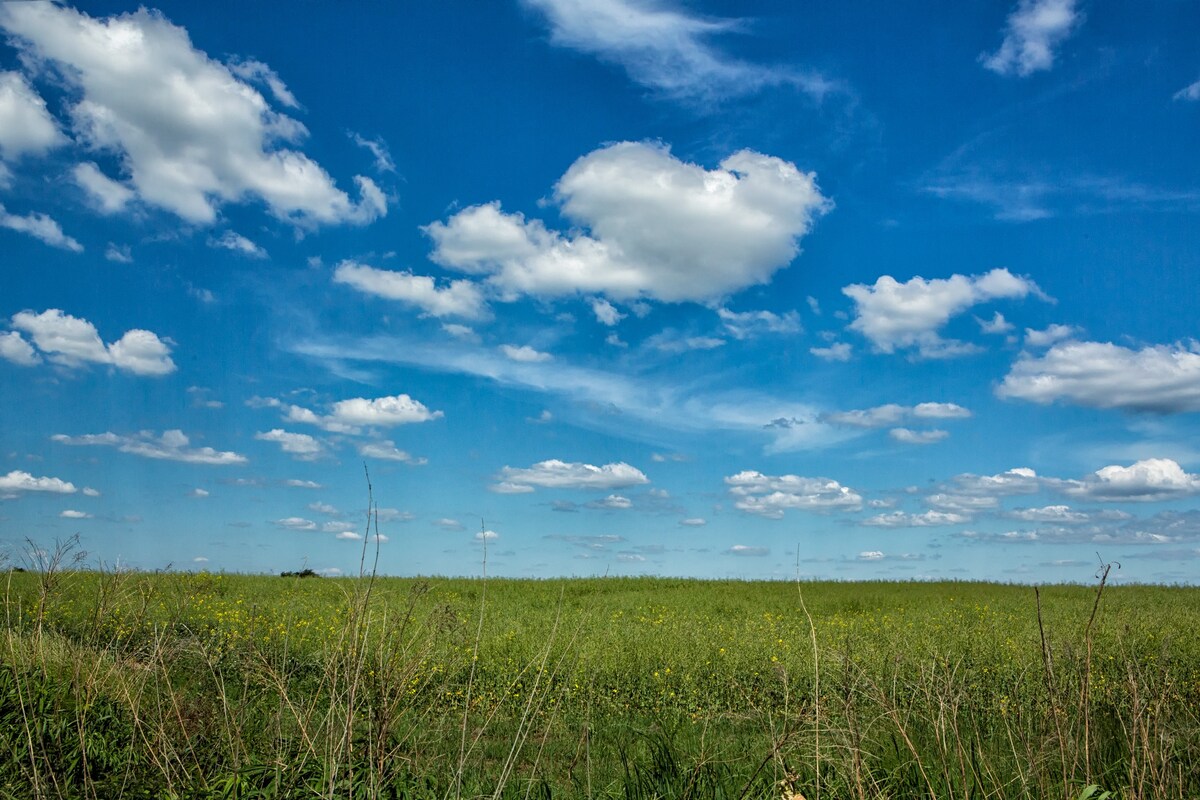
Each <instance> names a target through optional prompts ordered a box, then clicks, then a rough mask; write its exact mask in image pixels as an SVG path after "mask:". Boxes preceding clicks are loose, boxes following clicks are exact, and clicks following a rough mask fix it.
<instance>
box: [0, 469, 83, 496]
mask: <svg viewBox="0 0 1200 800" xmlns="http://www.w3.org/2000/svg"><path fill="white" fill-rule="evenodd" d="M77 491H79V490H78V489H76V488H75V484H73V483H70V482H69V481H64V480H62V479H61V478H50V477H42V478H35V477H33V475H30V474H29V473H28V472H23V471H21V470H19V469H14V470H13V471H12V472H10V473H8V474H7V475H0V497H15V496H16V493H17V492H51V493H52V494H75V492H77Z"/></svg>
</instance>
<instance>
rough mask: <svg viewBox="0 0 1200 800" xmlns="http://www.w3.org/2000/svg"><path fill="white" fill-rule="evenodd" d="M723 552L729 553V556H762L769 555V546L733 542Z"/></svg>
mask: <svg viewBox="0 0 1200 800" xmlns="http://www.w3.org/2000/svg"><path fill="white" fill-rule="evenodd" d="M725 552H726V554H728V555H731V556H750V557H762V556H767V555H770V554H771V548H769V547H754V546H752V545H748V544H735V545H734V546H733V547H730V548H729V549H728V550H726V551H725Z"/></svg>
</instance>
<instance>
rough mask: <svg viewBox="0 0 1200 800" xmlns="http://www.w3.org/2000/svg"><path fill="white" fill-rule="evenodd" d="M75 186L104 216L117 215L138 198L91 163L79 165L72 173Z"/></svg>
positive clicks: (86, 162) (130, 190)
mask: <svg viewBox="0 0 1200 800" xmlns="http://www.w3.org/2000/svg"><path fill="white" fill-rule="evenodd" d="M71 175H72V177H73V178H74V179H75V184H76V185H77V186H79V188H81V189H83V190H84V192H86V193H87V195H88V198H89V199H91V201H92V204H93V205H94V206H95V207H96V209H97V210H98V211H99V212H100V213H102V214H116V213H117V212H119V211H124V210H125V206H127V205H129V203H130V201H131V200H133V198H134V197H135V196H136V194H135V192H134V191H133V190H132V189H130V188H129V187H128V186H126V185H124V184H123V183H119V182H118V181H114V180H113V179H112V178H110V177H108V176H107V175H105V174H104V173H103V172H101V171H100V168H99V167H97V166H96V165H95V164H93V163H92V162H91V161H85V162H84V163H82V164H77V165H76V166H75V169H74V170H72V171H71Z"/></svg>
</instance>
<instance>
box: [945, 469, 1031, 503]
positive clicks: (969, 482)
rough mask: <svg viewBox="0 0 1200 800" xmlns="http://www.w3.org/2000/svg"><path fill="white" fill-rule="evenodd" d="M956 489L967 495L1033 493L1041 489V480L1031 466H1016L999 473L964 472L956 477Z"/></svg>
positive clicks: (998, 495)
mask: <svg viewBox="0 0 1200 800" xmlns="http://www.w3.org/2000/svg"><path fill="white" fill-rule="evenodd" d="M953 483H954V487H955V488H954V491H955V493H957V494H965V495H986V496H992V497H1003V496H1008V495H1014V494H1033V493H1035V492H1037V491H1039V490H1040V489H1041V480H1040V479H1039V478H1038V475H1037V473H1036V472H1034V471H1033V470H1032V469H1030V468H1029V467H1016V468H1014V469H1010V470H1008V471H1007V472H1001V473H999V474H997V475H972V474H971V473H969V472H968V473H964V474H962V475H958V476H956V477H955V478H954V481H953Z"/></svg>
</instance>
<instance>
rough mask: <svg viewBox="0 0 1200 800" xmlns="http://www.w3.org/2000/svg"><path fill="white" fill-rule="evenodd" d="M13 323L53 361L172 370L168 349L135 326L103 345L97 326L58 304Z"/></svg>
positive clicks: (137, 371)
mask: <svg viewBox="0 0 1200 800" xmlns="http://www.w3.org/2000/svg"><path fill="white" fill-rule="evenodd" d="M12 326H13V327H14V328H16V329H18V330H22V331H25V332H26V333H27V334H29V337H30V338H31V339H32V340H33V344H34V345H35V346H36V347H37V349H38V350H40V351H42V352H43V353H45V354H46V356H47V357H48V358H49V359H50V360H51V361H53V362H54V363H56V364H60V365H62V366H65V367H78V366H81V365H83V364H85V363H89V362H90V363H95V364H111V365H113V366H115V367H116V368H117V369H121V370H124V371H126V372H132V373H133V374H135V375H154V376H161V375H168V374H170V373H172V372H174V371H175V362H174V361H172V360H171V349H170V347H168V346H167V344H166V343H165V342H163V341H162V340H161V339H159V338H158V336H157V335H155V334H153V333H151V332H150V331H144V330H139V329H137V328H135V329H133V330H130V331H126V332H125V334H124V335H123V336H122V337H121V338H120V339H118V340H117V341H115V342H113V343H112V344H110V345H105V344H104V342H103V341H101V339H100V334H99V333H98V332H97V331H96V326H95V325H93V324H92V323H90V322H88V321H87V320H86V319H80V318H78V317H72V316H71V315H70V314H64V313H63V312H62V311H60V310H59V309H57V308H51V309H48V310H46V311H43V312H42V313H41V314H35V313H33V312H32V311H21V312H18V313H16V314H14V315H13V318H12Z"/></svg>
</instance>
